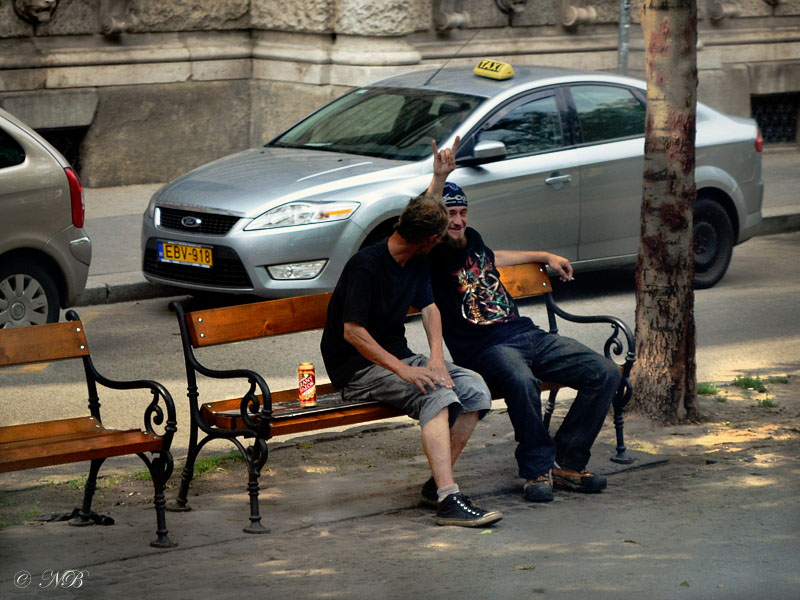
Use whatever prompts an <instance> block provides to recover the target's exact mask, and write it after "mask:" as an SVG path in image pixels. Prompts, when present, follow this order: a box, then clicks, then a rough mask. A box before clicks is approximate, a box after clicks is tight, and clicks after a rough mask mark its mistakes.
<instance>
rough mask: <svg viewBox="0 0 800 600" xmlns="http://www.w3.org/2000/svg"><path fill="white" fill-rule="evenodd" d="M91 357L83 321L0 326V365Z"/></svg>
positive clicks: (7, 365)
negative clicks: (10, 326)
mask: <svg viewBox="0 0 800 600" xmlns="http://www.w3.org/2000/svg"><path fill="white" fill-rule="evenodd" d="M80 356H89V344H87V343H86V335H84V331H83V323H81V322H80V321H68V322H66V323H48V324H46V325H33V326H29V327H13V328H11V329H0V367H9V366H13V365H23V364H30V363H40V362H49V361H51V360H63V359H66V358H77V357H80Z"/></svg>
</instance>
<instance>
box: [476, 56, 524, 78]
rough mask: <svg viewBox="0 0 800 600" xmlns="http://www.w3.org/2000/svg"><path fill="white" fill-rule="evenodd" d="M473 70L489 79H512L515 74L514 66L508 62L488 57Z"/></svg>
mask: <svg viewBox="0 0 800 600" xmlns="http://www.w3.org/2000/svg"><path fill="white" fill-rule="evenodd" d="M472 72H473V73H474V74H475V75H478V76H479V77H488V78H489V79H511V78H512V77H513V76H514V67H512V66H511V65H510V64H509V63H507V62H503V61H501V60H491V59H488V58H487V59H484V60H482V61H481V62H479V63H478V64H477V65H476V66H475V68H474V69H473V70H472Z"/></svg>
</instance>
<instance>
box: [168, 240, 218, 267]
mask: <svg viewBox="0 0 800 600" xmlns="http://www.w3.org/2000/svg"><path fill="white" fill-rule="evenodd" d="M158 260H160V261H161V262H168V263H178V264H183V265H194V266H195V267H205V268H210V267H212V266H213V265H214V259H213V257H212V256H211V248H210V247H208V246H187V245H186V244H175V243H173V242H158Z"/></svg>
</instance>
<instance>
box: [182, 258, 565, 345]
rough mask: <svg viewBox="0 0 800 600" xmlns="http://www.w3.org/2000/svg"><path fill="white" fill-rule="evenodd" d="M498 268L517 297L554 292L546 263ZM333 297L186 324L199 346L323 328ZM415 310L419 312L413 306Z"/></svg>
mask: <svg viewBox="0 0 800 600" xmlns="http://www.w3.org/2000/svg"><path fill="white" fill-rule="evenodd" d="M498 271H499V272H500V278H501V280H502V281H503V284H504V285H505V286H506V288H507V289H508V291H509V293H510V294H511V295H512V296H513V297H514V298H521V297H526V296H537V295H540V294H544V293H548V292H551V291H552V288H551V287H550V278H549V277H548V276H547V270H546V268H545V267H544V266H542V265H533V266H532V265H530V264H525V265H511V266H508V267H500V268H499V269H498ZM330 298H331V294H330V293H326V294H313V295H310V296H299V297H293V298H282V299H279V300H265V301H263V302H253V303H251V304H242V305H239V306H229V307H224V308H211V309H208V310H197V311H194V312H191V313H187V314H186V325H187V327H188V328H189V335H190V337H191V340H192V346H193V347H195V348H203V347H206V346H214V345H216V344H225V343H228V342H237V341H244V340H250V339H255V338H260V337H267V336H271V335H281V334H284V333H296V332H299V331H308V330H310V329H322V328H323V327H324V326H325V317H326V315H327V309H328V302H329V301H330ZM411 312H416V311H414V310H413V309H412V311H411Z"/></svg>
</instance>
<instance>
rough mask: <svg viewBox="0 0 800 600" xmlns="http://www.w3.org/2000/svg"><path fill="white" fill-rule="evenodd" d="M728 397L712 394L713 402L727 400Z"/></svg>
mask: <svg viewBox="0 0 800 600" xmlns="http://www.w3.org/2000/svg"><path fill="white" fill-rule="evenodd" d="M727 401H728V399H727V398H726V397H725V396H714V402H727Z"/></svg>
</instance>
